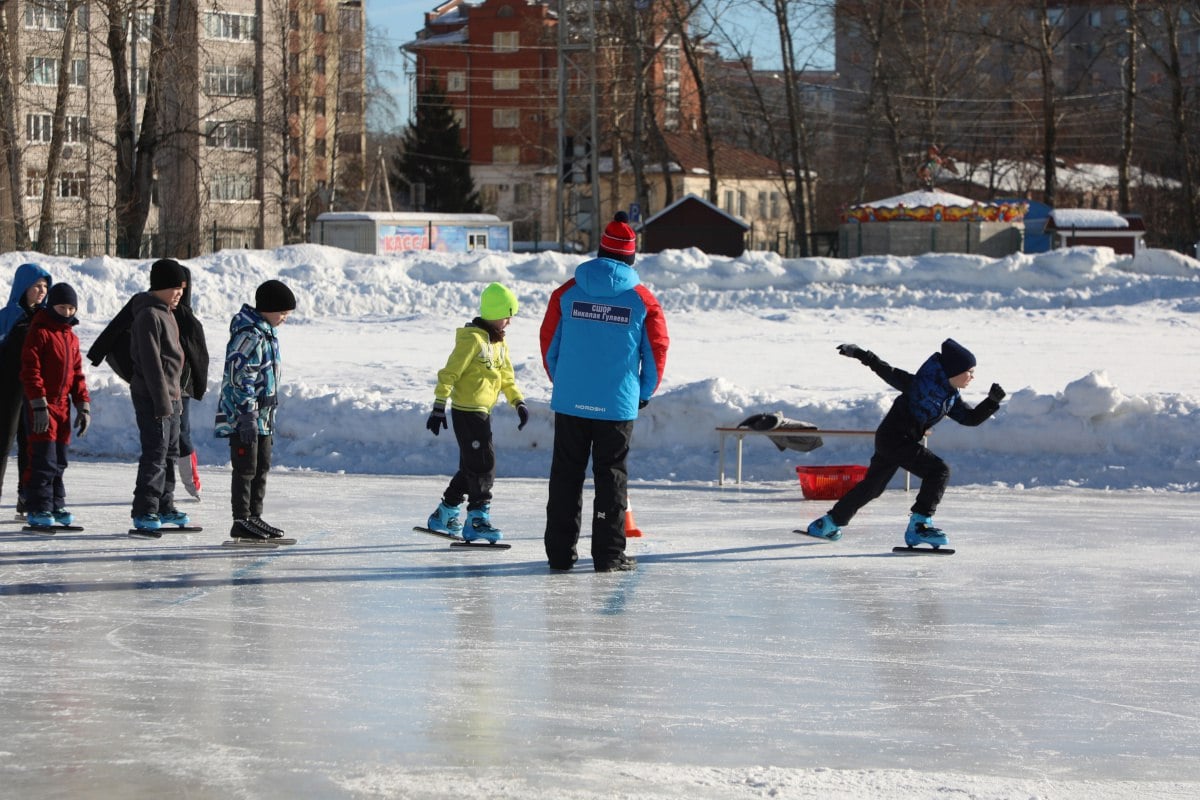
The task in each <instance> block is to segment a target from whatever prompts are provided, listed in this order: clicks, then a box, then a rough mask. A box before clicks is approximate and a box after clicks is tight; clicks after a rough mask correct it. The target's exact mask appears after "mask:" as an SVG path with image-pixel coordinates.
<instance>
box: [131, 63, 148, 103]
mask: <svg viewBox="0 0 1200 800" xmlns="http://www.w3.org/2000/svg"><path fill="white" fill-rule="evenodd" d="M134 80H135V82H136V83H137V93H138V96H139V97H145V96H146V92H147V91H149V90H150V68H149V67H138V68H137V74H136V75H135V76H134Z"/></svg>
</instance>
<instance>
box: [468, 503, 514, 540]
mask: <svg viewBox="0 0 1200 800" xmlns="http://www.w3.org/2000/svg"><path fill="white" fill-rule="evenodd" d="M491 510H492V507H491V506H490V505H487V506H481V507H480V508H474V509H470V510H468V511H467V524H466V525H464V526H463V528H462V537H463V541H464V542H474V541H478V540H480V539H483V540H484V541H487V542H490V543H492V544H495V543H496V542H498V541H500V540H501V539H503V538H504V534H503V533H501V532H500V529H499V528H497V527H495V526H494V525H492V519H491V516H490V514H491Z"/></svg>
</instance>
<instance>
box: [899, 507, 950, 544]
mask: <svg viewBox="0 0 1200 800" xmlns="http://www.w3.org/2000/svg"><path fill="white" fill-rule="evenodd" d="M904 543H905V544H906V545H908V546H909V547H916V546H917V545H922V544H927V545H929V546H931V547H933V548H934V549H935V550H936V549H937V548H939V547H944V546H946V545H947V544H949V541H948V540H947V539H946V534H945V532H944V531H943V530H942V529H941V528H935V527H934V526H933V518H932V517H927V516H925V515H924V514H915V513H914V514H913V515H912V516H911V517H909V518H908V530H906V531H904Z"/></svg>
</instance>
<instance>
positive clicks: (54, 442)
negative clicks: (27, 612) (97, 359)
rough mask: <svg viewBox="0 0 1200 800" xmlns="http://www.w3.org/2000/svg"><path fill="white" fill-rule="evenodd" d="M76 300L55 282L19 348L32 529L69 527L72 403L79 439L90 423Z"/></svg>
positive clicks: (66, 287) (27, 496)
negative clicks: (66, 473)
mask: <svg viewBox="0 0 1200 800" xmlns="http://www.w3.org/2000/svg"><path fill="white" fill-rule="evenodd" d="M78 306H79V300H78V298H77V296H76V294H75V290H74V289H73V288H71V286H70V285H69V284H66V283H56V284H54V286H52V287H51V288H50V292H49V293H48V294H47V296H46V307H45V308H42V309H39V310H38V312H37V313H36V314H34V316H33V320H32V321H31V322H30V323H29V333H28V334H26V336H25V343H24V345H23V346H22V348H21V384H22V387H23V388H24V391H25V398H26V401H27V406H28V409H29V416H28V418H27V420H26V423H27V425H28V430H29V481H28V483H27V485H26V487H25V503H26V506H27V508H28V514H29V515H28V518H27V519H28V522H29V525H30V527H34V528H52V527H54V526H55V525H70V524H71V523H72V522H73V521H74V517H73V516H72V514H71V512H70V511H68V510H67V495H66V489H65V487H64V485H63V471H64V470H66V468H67V445H69V444H70V442H71V403H72V402H74V404H75V410H76V416H75V426H76V429H77V430H78V432H79V435H80V436H83V434H84V433H86V432H87V429H88V425H89V424H90V423H91V397H89V396H88V390H87V382H86V381H85V380H84V376H83V357H82V356H81V355H80V353H79V338H78V337H77V336H76V335H75V332H74V331H73V330H71V328H72V327H74V326H75V325H78V324H79V320H78V319H76V318H75V311H76V309H77V308H78Z"/></svg>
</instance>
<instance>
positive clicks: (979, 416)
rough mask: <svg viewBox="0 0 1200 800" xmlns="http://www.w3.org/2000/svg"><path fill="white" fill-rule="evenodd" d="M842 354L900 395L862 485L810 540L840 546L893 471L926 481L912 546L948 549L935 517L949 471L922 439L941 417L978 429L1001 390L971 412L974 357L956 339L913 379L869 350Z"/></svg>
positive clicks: (820, 522)
mask: <svg viewBox="0 0 1200 800" xmlns="http://www.w3.org/2000/svg"><path fill="white" fill-rule="evenodd" d="M838 352H839V353H841V354H842V355H844V356H846V357H848V358H854V359H857V360H858V361H861V362H862V363H863V364H865V365H866V366H868V367H870V368H871V370H872V371H873V372H874V373H875V374H876V375H878V376H879V377H881V378H883V379H884V380H885V381H887V383H888V384H889V385H890V386H892V387H893V388H895V389H898V390H899V391H900V396H899V397H897V398H896V400H895V402H893V403H892V408H891V410H890V411H889V412H888V413H887V416H885V417H884V418H883V422H881V423H880V425H879V428H878V429H877V430H876V431H875V453H874V455H872V456H871V464H870V466H869V467H868V468H867V474H866V476H865V477H864V478H863V479H862V481H861V482H860V483H858V484H856V485H855V486H854V487H853V488H852V489H851V490H850V491H849V492H847V493H846V494H845V496H843V497H842V499H841V500H838V502H837V503H836V504H835V505H834V507H833V508H831V509H830V510H829V513H828V514H826V515H825V516H823V517H821V518H820V519H817V520H814V521H813V522H812V523H810V524H809V526H808V528H807V532H808V534H809V535H810V536H816V537H818V538H821V539H830V540H837V539H840V538H842V531H841V529H842V528H843V527H844V526H846V525H848V524H849V523H850V520H851V519H853V518H854V515H855V514H857V513H858V511H859V509H861V508H862V507H863V506H865V505H866V504H867V503H869V502H871V501H872V500H874V499H875V498H876V497H878V496H879V495H880V494H882V493H883V490H884V488H886V487H887V485H888V482H889V481H890V480H891V479H892V476H893V475H895V474H896V470H897V469H900V468H904V469H906V470H908V471H909V472H910V473H912V474H913V475H916V476H917V477H918V478H920V479H921V489H920V491H919V492H917V500H916V502H915V503H913V505H912V509H911V510H912V516H911V517H910V518H909V521H908V529H907V530H905V532H904V543H905V544H906V545H908V546H909V547H916V546H917V545H921V544H927V545H931V546H933V547H935V548H937V547H942V546H943V545H945V544H947V541H948V540H947V538H946V534H945V533H944V532H943V531H942V530H941V529H939V528H937V527H935V526H934V524H933V515H934V512H936V511H937V507H938V503H940V502H941V499H942V495H943V493H945V491H946V483H947V482H948V481H949V479H950V468H949V467H948V466H947V465H946V462H945V461H943V460H942V459H940V458H938V456H936V455H935V454H934V453H933V452H932V451H930V450H929V449H928V448H926V447H925V446H924V445H923V444H922V443H921V440H922V438H923V437H924V436H925V433H926V432H927V431H928V430H929V429H930V428H932V427H933V426H934V425H936V424H937V423H938V422H940V421H941V420H942V418H943V417H950V419H952V420H954V421H955V422H958V423H960V424H962V425H979V424H980V423H982V422H983V421H984V420H986V419H987V418H988V417H990V416H992V414H995V413H996V411H997V410H998V409H999V408H1000V401H1001V400H1003V399H1004V390H1003V389H1001V388H1000V384H998V383H993V384H992V388H991V390H990V391H989V392H988V396H987V399H985V400H984V401H983V402H982V403H980V404H979V405H977V406H975V407H974V408H972V407H971V406H969V405H967V403H965V402H963V399H962V397H961V396H959V392H960V391H961V390H963V389H965V388H967V386H968V385H969V384H970V383H971V381H972V380H973V379H974V377H975V356H974V355H972V353H971V352H970V351H969V350H967V349H966V348H965V347H963V346H962V345H960V344H959V343H958V342H956V341H954V340H953V339H947V340H946V341H944V342H942V349H941V352H938V353H934V354H933V355H931V356H930V357H929V358H928V359H926V361H925V363H924V364H922V365H921V368H920V369H918V370H917V374H916V375H911V374H909V373H907V372H905V371H904V370H902V369H897V368H896V367H893V366H891V365H889V364H887V363H886V362H885V361H883V359H881V358H879V356H877V355H875V354H874V353H872V352H871V351H870V350H863V349H862V348H861V347H859V346H857V345H853V344H843V345H840V346H839V347H838Z"/></svg>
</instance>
